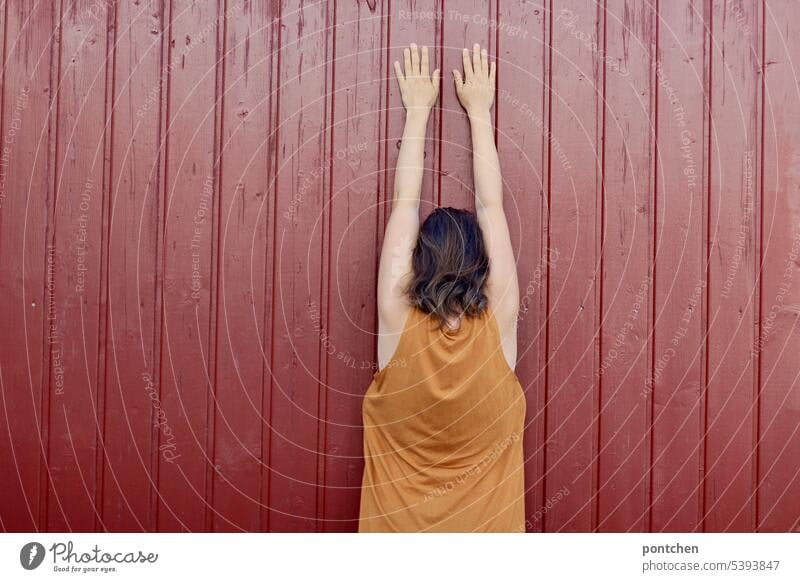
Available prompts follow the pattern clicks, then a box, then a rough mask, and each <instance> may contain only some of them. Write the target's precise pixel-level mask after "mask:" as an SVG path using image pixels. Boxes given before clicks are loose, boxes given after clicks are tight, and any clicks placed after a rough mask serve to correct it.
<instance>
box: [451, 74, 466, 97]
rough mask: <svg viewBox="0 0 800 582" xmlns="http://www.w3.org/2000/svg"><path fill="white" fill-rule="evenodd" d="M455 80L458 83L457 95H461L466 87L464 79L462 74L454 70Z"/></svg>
mask: <svg viewBox="0 0 800 582" xmlns="http://www.w3.org/2000/svg"><path fill="white" fill-rule="evenodd" d="M453 79H455V82H456V93H461V88H462V87H463V86H464V79H462V78H461V73H459V72H458V71H456V70H453Z"/></svg>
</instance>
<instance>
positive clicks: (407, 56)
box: [403, 49, 414, 79]
mask: <svg viewBox="0 0 800 582" xmlns="http://www.w3.org/2000/svg"><path fill="white" fill-rule="evenodd" d="M403 61H404V63H403V64H404V65H405V73H406V79H408V78H409V77H413V76H414V69H413V68H412V67H411V50H410V49H403Z"/></svg>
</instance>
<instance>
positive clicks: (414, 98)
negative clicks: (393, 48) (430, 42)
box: [394, 43, 440, 113]
mask: <svg viewBox="0 0 800 582" xmlns="http://www.w3.org/2000/svg"><path fill="white" fill-rule="evenodd" d="M403 60H404V63H405V70H404V69H403V68H401V67H400V63H399V62H398V61H395V62H394V72H395V75H397V82H398V83H399V85H400V95H401V96H402V98H403V105H404V106H405V108H406V110H408V112H409V113H411V112H412V111H413V112H423V113H428V112H429V111H430V109H431V107H433V104H434V103H436V98H437V97H438V96H439V81H440V76H439V69H436V70H435V71H433V75H432V76H431V75H430V73H429V66H430V65H429V61H428V47H425V46H424V47H422V57H421V58H420V54H419V51H418V50H417V45H416V44H414V43H411V48H410V49H404V50H403Z"/></svg>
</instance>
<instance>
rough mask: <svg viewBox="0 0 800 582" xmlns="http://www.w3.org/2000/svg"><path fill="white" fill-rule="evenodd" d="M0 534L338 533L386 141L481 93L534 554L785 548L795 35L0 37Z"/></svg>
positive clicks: (461, 142)
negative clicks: (422, 105) (630, 536)
mask: <svg viewBox="0 0 800 582" xmlns="http://www.w3.org/2000/svg"><path fill="white" fill-rule="evenodd" d="M0 15H2V22H0V41H2V42H0V46H2V47H3V48H2V50H3V62H4V66H3V70H2V73H1V77H0V78H1V79H2V90H1V91H0V140H2V142H0V262H1V263H2V265H3V267H4V268H3V271H2V274H0V329H2V331H0V529H2V530H3V531H47V530H51V531H309V532H317V531H318V532H323V531H331V532H333V531H354V530H355V529H356V526H357V518H358V507H359V500H360V485H361V471H362V467H363V460H362V457H361V454H362V440H361V439H362V430H361V404H362V395H363V393H364V391H365V390H366V387H367V385H368V383H369V381H370V379H371V377H372V374H373V372H374V366H375V363H374V362H375V357H376V343H377V341H376V325H377V318H376V304H375V286H376V282H377V266H378V258H379V253H380V248H381V243H382V237H383V232H384V230H385V224H386V220H387V219H388V217H389V213H390V211H391V200H392V196H393V192H392V187H393V183H394V166H395V163H396V158H397V154H398V149H399V145H400V144H399V139H400V136H401V135H402V130H403V120H404V113H403V109H402V102H401V98H400V94H399V92H398V88H397V85H396V81H395V79H394V77H393V68H392V66H391V64H392V61H394V60H398V59H401V58H402V56H401V55H402V48H403V47H404V46H407V45H408V44H409V43H411V42H416V43H417V44H419V45H420V46H422V45H427V46H428V47H429V48H430V49H431V57H432V62H431V64H432V68H436V67H438V68H441V70H442V77H443V79H442V94H441V96H440V99H439V102H438V103H437V106H436V108H435V110H434V112H433V115H432V117H431V123H430V125H429V127H428V133H427V140H426V144H425V168H426V172H425V176H424V181H423V192H422V204H421V209H422V210H421V214H422V218H424V217H426V216H427V215H428V214H429V213H430V212H431V211H432V210H433V209H434V208H435V207H437V206H458V207H467V208H474V200H473V196H474V194H473V187H472V167H471V166H472V165H471V158H470V148H469V127H468V125H467V120H466V117H465V115H464V113H463V111H462V109H461V107H460V105H459V104H458V102H457V99H456V96H455V93H454V90H453V81H452V70H453V69H454V68H457V67H460V66H461V53H460V50H461V48H462V47H464V46H466V47H471V45H472V43H473V42H476V41H477V42H480V43H481V44H482V45H484V46H487V47H488V48H489V50H490V52H491V54H492V56H493V57H495V58H496V59H497V60H498V91H497V95H496V99H495V103H496V106H495V109H494V120H495V123H496V137H497V143H498V149H499V152H500V159H501V166H502V170H503V177H504V180H505V190H504V204H505V209H506V213H507V216H508V219H509V227H510V231H511V236H512V239H513V243H514V249H515V252H516V253H517V263H518V271H519V281H520V298H521V309H520V318H519V322H518V339H519V350H518V352H519V353H518V364H517V368H516V371H517V374H518V375H519V377H520V380H521V382H522V385H523V386H524V388H525V395H526V398H527V410H528V416H527V419H526V428H525V435H524V439H525V440H524V443H525V469H526V493H525V502H526V512H527V524H526V527H527V530H528V531H531V532H538V531H546V532H549V531H553V532H555V531H609V532H625V531H654V532H659V531H709V532H715V531H742V532H747V531H800V430H798V427H800V422H798V419H800V387H798V372H800V370H798V363H797V358H796V357H795V354H796V353H797V348H798V342H799V341H800V339H799V338H800V335H798V329H797V320H798V313H800V309H798V305H799V303H798V301H799V300H798V297H800V295H799V293H800V292H799V291H798V281H797V279H798V278H799V277H800V272H798V271H799V270H800V258H798V257H800V207H798V204H799V203H798V200H800V198H799V197H798V195H797V194H798V188H799V187H800V171H798V165H799V164H800V162H798V159H800V156H798V151H800V130H799V129H798V128H800V91H798V88H797V83H796V77H797V75H796V68H797V66H798V64H799V63H800V34H798V32H800V31H798V30H796V27H797V22H798V19H799V18H800V8H798V6H797V4H796V3H795V2H790V1H789V0H781V1H776V2H768V3H763V2H755V3H747V2H727V1H723V0H702V1H701V0H676V1H675V2H672V1H670V2H666V1H664V0H661V1H658V2H650V3H642V2H636V1H633V0H604V1H603V2H599V3H598V2H594V1H591V0H540V1H538V2H528V1H523V0H508V1H505V0H504V1H499V0H497V1H492V2H477V1H474V0H429V1H427V2H418V1H413V0H399V1H393V2H384V3H380V2H364V1H353V2H345V1H343V0H337V1H335V2H321V1H316V0H315V1H311V2H301V1H299V0H280V1H279V0H273V1H271V2H252V1H249V0H218V1H217V2H212V1H209V2H194V1H192V0H142V1H141V2H94V1H90V0H80V1H73V0H59V1H58V2H52V3H50V2H44V1H43V0H19V1H18V2H5V3H3V4H2V7H0Z"/></svg>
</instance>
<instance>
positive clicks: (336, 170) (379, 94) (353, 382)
mask: <svg viewBox="0 0 800 582" xmlns="http://www.w3.org/2000/svg"><path fill="white" fill-rule="evenodd" d="M382 11H383V6H382V5H379V4H375V5H374V6H372V7H370V5H369V4H368V3H366V2H358V3H355V2H352V3H351V2H343V3H339V4H338V5H337V9H336V25H337V26H336V27H335V29H334V30H335V33H334V34H335V38H334V46H335V49H336V51H335V54H334V59H335V61H334V63H333V76H334V78H335V79H336V84H335V85H334V86H333V87H332V88H331V91H332V93H333V95H332V98H333V115H332V116H331V120H332V123H331V124H330V131H331V132H332V135H331V144H332V145H331V156H330V160H331V164H330V167H329V173H330V182H329V183H330V191H329V193H328V195H329V200H330V203H329V204H330V206H329V207H328V208H326V212H325V214H326V217H325V219H326V221H327V220H328V219H329V220H330V230H329V236H328V239H329V243H328V253H327V256H326V257H325V258H324V260H325V266H324V268H325V275H324V277H323V280H324V281H326V286H327V290H326V291H327V299H326V302H327V309H326V313H327V318H328V321H327V322H326V321H321V322H320V326H319V327H320V328H321V329H323V330H324V332H325V334H326V335H328V336H329V339H328V341H327V342H326V345H325V349H324V357H325V375H324V376H322V378H321V379H322V381H323V382H324V384H323V385H324V387H325V393H326V396H325V407H324V417H323V418H322V419H321V420H323V421H324V426H323V434H324V453H325V456H324V482H323V484H322V491H321V492H322V494H323V496H324V499H323V503H322V508H321V517H322V518H323V519H324V520H325V521H324V523H323V524H322V525H323V526H324V530H325V531H356V530H357V529H358V521H357V518H358V511H359V500H360V487H361V478H362V471H363V466H364V465H363V462H362V454H363V443H362V431H361V424H362V419H361V404H362V399H363V395H364V392H365V390H366V388H367V386H368V385H369V383H370V380H371V379H372V375H373V373H374V372H375V369H376V368H375V365H376V364H375V359H376V353H375V341H374V339H375V337H376V336H375V334H374V330H375V329H376V328H377V319H376V314H375V288H376V285H377V270H376V269H374V266H375V265H377V263H378V259H379V252H380V251H379V249H380V246H379V245H376V244H375V241H376V238H377V226H378V217H380V216H382V215H383V213H382V212H381V207H380V200H381V196H382V194H383V192H382V183H383V180H384V176H383V174H382V172H381V170H382V164H381V157H380V156H381V153H382V152H383V149H382V148H381V147H380V144H381V140H382V137H383V131H382V130H383V126H384V124H385V122H386V113H385V111H384V109H383V108H384V94H385V90H386V86H387V82H391V79H390V78H388V77H387V75H388V73H389V71H393V69H391V68H390V69H387V68H386V66H385V63H386V58H387V56H388V57H389V58H391V57H392V56H393V55H392V54H391V53H392V52H396V51H389V53H388V54H387V51H386V50H385V47H384V46H383V45H382V41H383V40H384V32H385V18H384V17H383V12H382ZM431 40H433V39H431ZM416 42H418V43H420V45H422V43H424V42H425V39H423V38H418V39H417V41H416ZM432 48H433V45H432V44H431V49H432ZM431 52H432V53H433V55H434V59H436V53H435V51H433V50H431ZM394 56H396V54H395V55H394ZM433 65H434V66H436V61H435V60H434V63H433ZM390 151H392V152H394V151H396V150H395V149H394V148H390Z"/></svg>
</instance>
